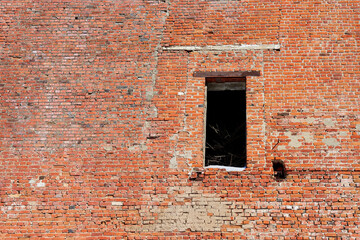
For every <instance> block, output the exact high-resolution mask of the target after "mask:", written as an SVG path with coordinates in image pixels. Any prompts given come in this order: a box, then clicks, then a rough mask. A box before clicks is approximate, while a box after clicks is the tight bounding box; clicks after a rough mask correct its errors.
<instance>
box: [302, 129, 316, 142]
mask: <svg viewBox="0 0 360 240" xmlns="http://www.w3.org/2000/svg"><path fill="white" fill-rule="evenodd" d="M301 135H302V137H303V139H304V141H305V142H306V143H312V142H314V141H315V139H314V135H313V134H312V133H310V132H303V133H302V134H301Z"/></svg>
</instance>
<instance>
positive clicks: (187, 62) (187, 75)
mask: <svg viewBox="0 0 360 240" xmlns="http://www.w3.org/2000/svg"><path fill="white" fill-rule="evenodd" d="M189 63H190V52H187V61H186V83H185V99H184V128H183V132H186V120H187V117H186V100H187V95H188V94H187V92H188V83H189ZM178 139H179V137H178ZM187 165H188V166H190V163H189V159H187Z"/></svg>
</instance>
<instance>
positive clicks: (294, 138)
mask: <svg viewBox="0 0 360 240" xmlns="http://www.w3.org/2000/svg"><path fill="white" fill-rule="evenodd" d="M285 136H287V137H289V139H290V142H289V146H290V147H295V148H298V147H300V146H301V142H299V139H300V138H301V135H292V134H291V132H287V133H285Z"/></svg>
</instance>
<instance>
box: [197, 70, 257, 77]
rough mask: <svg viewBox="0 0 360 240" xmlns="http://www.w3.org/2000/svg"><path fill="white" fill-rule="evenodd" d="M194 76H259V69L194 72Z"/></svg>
mask: <svg viewBox="0 0 360 240" xmlns="http://www.w3.org/2000/svg"><path fill="white" fill-rule="evenodd" d="M193 76H194V77H235V78H241V77H247V76H260V71H236V72H194V74H193Z"/></svg>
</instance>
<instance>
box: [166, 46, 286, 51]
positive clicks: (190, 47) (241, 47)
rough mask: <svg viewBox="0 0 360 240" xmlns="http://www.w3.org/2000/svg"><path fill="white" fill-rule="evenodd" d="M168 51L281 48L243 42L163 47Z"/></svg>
mask: <svg viewBox="0 0 360 240" xmlns="http://www.w3.org/2000/svg"><path fill="white" fill-rule="evenodd" d="M163 50H166V51H189V52H192V51H237V50H280V45H279V44H241V45H214V46H203V47H201V46H172V47H163Z"/></svg>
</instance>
